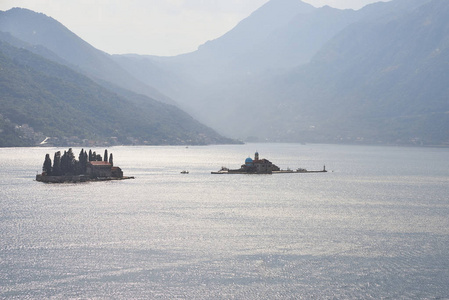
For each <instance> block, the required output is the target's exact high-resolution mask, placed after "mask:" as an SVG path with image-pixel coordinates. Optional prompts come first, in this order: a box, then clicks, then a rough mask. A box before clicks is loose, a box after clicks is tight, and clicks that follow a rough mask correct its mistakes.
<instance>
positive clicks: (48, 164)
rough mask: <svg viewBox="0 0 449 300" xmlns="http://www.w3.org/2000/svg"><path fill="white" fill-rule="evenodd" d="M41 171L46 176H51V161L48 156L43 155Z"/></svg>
mask: <svg viewBox="0 0 449 300" xmlns="http://www.w3.org/2000/svg"><path fill="white" fill-rule="evenodd" d="M42 171H43V172H45V173H46V174H47V175H51V159H50V154H47V155H45V161H44V165H43V166H42Z"/></svg>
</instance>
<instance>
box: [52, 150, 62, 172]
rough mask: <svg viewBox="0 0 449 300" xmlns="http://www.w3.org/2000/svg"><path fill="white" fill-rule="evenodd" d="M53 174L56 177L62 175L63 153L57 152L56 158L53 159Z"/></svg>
mask: <svg viewBox="0 0 449 300" xmlns="http://www.w3.org/2000/svg"><path fill="white" fill-rule="evenodd" d="M52 174H53V175H54V176H58V175H61V151H58V152H55V156H54V157H53V170H52Z"/></svg>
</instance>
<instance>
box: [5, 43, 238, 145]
mask: <svg viewBox="0 0 449 300" xmlns="http://www.w3.org/2000/svg"><path fill="white" fill-rule="evenodd" d="M0 65H1V69H0V100H1V101H0V111H1V117H0V126H2V128H0V132H1V138H0V142H1V144H0V146H24V145H33V144H35V143H36V142H39V141H41V140H38V139H40V138H42V137H45V136H51V137H57V138H58V139H57V140H55V139H52V141H56V142H57V143H61V144H64V143H66V142H67V140H62V138H63V137H71V136H76V138H75V137H71V138H69V141H70V142H79V141H80V140H82V139H89V140H94V141H97V142H110V143H116V142H118V143H120V144H132V143H142V144H144V143H147V144H208V143H225V142H230V140H228V139H225V138H223V137H221V136H219V135H218V134H216V133H215V132H214V131H213V130H211V129H209V128H207V127H205V126H204V125H202V124H200V123H198V122H197V121H195V120H194V119H192V118H191V117H190V116H189V115H187V114H186V113H184V112H183V111H181V110H180V109H178V108H176V107H175V106H172V105H168V104H163V103H161V102H159V101H155V100H151V99H149V98H147V97H145V96H139V95H136V94H133V93H132V92H127V93H128V96H127V97H126V98H125V97H122V96H118V95H117V94H115V93H112V92H110V91H108V90H106V89H105V88H103V87H102V86H99V85H98V84H96V83H95V82H93V81H92V80H90V79H88V78H87V77H85V76H83V75H81V74H79V73H77V72H74V71H73V70H71V69H69V68H67V67H65V66H62V65H60V64H56V63H54V62H51V61H49V60H46V59H44V58H42V57H41V56H38V55H35V54H33V53H31V52H29V51H28V50H25V49H18V48H16V47H13V46H11V45H9V44H7V43H6V42H1V41H0ZM132 98H137V99H133V100H132V101H131V100H130V99H132ZM142 98H144V99H142ZM137 102H139V103H140V104H139V106H137V105H136V104H135V103H137ZM22 124H27V126H22V128H15V127H16V125H22ZM36 132H40V133H41V134H36ZM111 137H116V138H117V139H112V140H111V139H110V138H111Z"/></svg>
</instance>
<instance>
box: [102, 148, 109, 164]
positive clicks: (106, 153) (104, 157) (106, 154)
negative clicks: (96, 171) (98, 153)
mask: <svg viewBox="0 0 449 300" xmlns="http://www.w3.org/2000/svg"><path fill="white" fill-rule="evenodd" d="M103 159H104V161H106V162H107V161H108V149H104V156H103Z"/></svg>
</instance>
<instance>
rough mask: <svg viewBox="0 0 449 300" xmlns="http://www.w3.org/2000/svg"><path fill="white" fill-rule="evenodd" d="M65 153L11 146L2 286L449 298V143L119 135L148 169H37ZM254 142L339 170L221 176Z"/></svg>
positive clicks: (102, 293) (3, 188)
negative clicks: (196, 143) (109, 172)
mask: <svg viewBox="0 0 449 300" xmlns="http://www.w3.org/2000/svg"><path fill="white" fill-rule="evenodd" d="M58 150H64V149H56V148H7V149H0V168H1V171H0V298H36V299H37V298H50V297H51V298H57V299H65V298H83V299H86V298H100V299H102V298H134V299H135V298H141V299H298V298H303V299H329V298H332V299H381V298H387V299H398V298H399V299H423V298H426V299H448V298H449V149H434V148H395V147H367V146H336V145H299V144H247V145H243V146H242V145H238V146H236V145H232V146H207V147H188V148H186V147H114V148H109V152H112V153H113V155H114V163H115V164H116V165H118V166H120V167H121V168H122V169H123V171H124V173H125V175H128V176H135V177H136V179H134V180H125V181H115V182H95V183H83V184H61V185H56V184H43V183H39V182H36V181H34V177H35V175H36V172H37V171H40V170H41V168H42V163H43V161H44V157H45V154H46V153H49V154H50V155H51V157H53V153H54V152H55V151H58ZM93 150H96V151H97V152H99V153H101V154H102V153H103V150H104V149H101V148H100V149H93ZM256 150H257V151H259V153H260V156H261V157H262V158H267V159H269V160H271V161H272V162H273V163H275V164H277V165H278V166H279V167H281V168H283V169H286V168H287V167H290V168H292V169H296V168H298V167H303V168H307V169H309V170H314V169H316V170H320V169H322V168H323V165H324V164H325V165H326V168H327V169H328V170H329V171H330V172H328V173H317V174H275V175H211V174H210V172H211V171H217V170H218V169H220V168H221V166H226V167H230V168H238V167H239V166H240V165H241V164H242V163H243V162H244V160H245V158H246V157H248V156H253V155H254V152H255V151H256ZM79 151H80V149H79V148H75V149H74V152H75V153H76V155H78V153H79ZM182 170H188V171H190V174H187V175H184V174H180V172H181V171H182Z"/></svg>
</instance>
